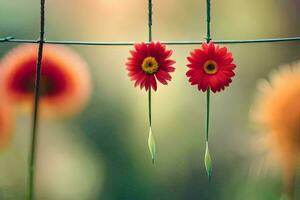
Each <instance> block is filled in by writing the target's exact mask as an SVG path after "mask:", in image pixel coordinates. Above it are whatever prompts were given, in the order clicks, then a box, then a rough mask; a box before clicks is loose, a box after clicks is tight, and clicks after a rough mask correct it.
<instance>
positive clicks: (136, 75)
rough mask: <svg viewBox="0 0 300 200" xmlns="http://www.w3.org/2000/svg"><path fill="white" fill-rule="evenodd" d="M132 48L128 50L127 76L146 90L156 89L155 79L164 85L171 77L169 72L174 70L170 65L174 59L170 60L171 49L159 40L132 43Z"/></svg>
mask: <svg viewBox="0 0 300 200" xmlns="http://www.w3.org/2000/svg"><path fill="white" fill-rule="evenodd" d="M134 48H135V49H134V50H132V51H130V54H131V57H130V58H128V62H127V63H126V66H127V67H126V69H127V70H128V76H129V77H130V79H131V80H132V81H135V84H134V86H135V87H136V86H138V85H139V86H140V88H141V89H143V88H145V90H146V91H147V90H148V89H149V88H150V87H152V88H153V90H157V80H158V81H159V82H161V83H162V84H164V85H167V84H168V82H167V81H170V80H171V79H172V77H171V75H170V72H174V71H175V68H174V67H172V65H173V64H174V63H175V61H173V60H170V59H169V57H170V56H171V55H172V50H166V47H165V46H164V45H162V44H161V43H159V42H156V43H155V42H151V43H150V44H145V43H139V44H135V45H134Z"/></svg>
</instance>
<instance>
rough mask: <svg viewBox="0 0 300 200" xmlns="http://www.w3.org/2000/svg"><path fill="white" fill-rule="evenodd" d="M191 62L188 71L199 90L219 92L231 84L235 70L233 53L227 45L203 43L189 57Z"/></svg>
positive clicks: (190, 80)
mask: <svg viewBox="0 0 300 200" xmlns="http://www.w3.org/2000/svg"><path fill="white" fill-rule="evenodd" d="M187 59H188V61H189V62H190V63H189V64H187V67H189V68H190V69H189V70H188V72H187V73H186V75H187V77H189V82H190V83H191V85H197V86H198V90H202V91H203V92H204V91H206V90H207V89H211V90H212V91H213V92H219V91H221V90H224V89H225V86H229V84H230V83H231V81H232V80H231V78H232V77H233V76H234V75H235V74H234V72H233V70H234V69H235V67H236V65H235V64H234V63H233V58H232V54H231V53H229V52H228V50H227V48H226V47H220V46H219V45H214V43H212V42H210V43H208V44H207V43H203V44H202V46H201V48H199V49H195V50H194V51H192V52H191V53H190V56H189V57H187Z"/></svg>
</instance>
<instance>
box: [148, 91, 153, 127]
mask: <svg viewBox="0 0 300 200" xmlns="http://www.w3.org/2000/svg"><path fill="white" fill-rule="evenodd" d="M151 111H152V109H151V87H150V88H149V91H148V112H149V113H148V114H149V126H150V127H151V125H152V117H151Z"/></svg>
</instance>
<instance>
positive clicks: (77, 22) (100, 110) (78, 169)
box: [0, 0, 300, 200]
mask: <svg viewBox="0 0 300 200" xmlns="http://www.w3.org/2000/svg"><path fill="white" fill-rule="evenodd" d="M153 6H154V7H153V14H154V16H153V39H154V40H161V41H174V40H178V41H181V40H202V39H203V38H204V35H205V0H184V1H183V0H168V1H167V0H164V1H159V0H153ZM299 10H300V1H299V0H285V1H274V0H264V1H261V0H252V1H249V0H248V1H246V0H243V1H241V0H226V1H213V2H212V37H213V38H214V39H256V38H267V37H289V36H291V37H292V36H300V24H299ZM38 33H39V1H38V0H13V1H12V0H1V1H0V37H5V36H8V35H11V36H14V37H16V38H23V39H25V38H26V39H37V37H38ZM147 33H148V32H147V1H146V0H126V1H124V0H123V1H121V0H63V1H62V0H48V1H46V39H48V40H76V41H77V40H78V41H146V40H147ZM15 45H16V44H11V43H10V44H8V43H5V44H4V43H2V44H0V56H1V57H2V56H3V55H4V54H5V53H6V52H8V51H9V50H10V49H11V48H13V47H14V46H15ZM227 46H228V48H229V49H230V50H231V51H232V52H233V54H234V58H235V62H236V64H237V66H238V68H237V70H236V72H237V73H236V74H237V76H236V77H235V78H234V81H233V84H232V85H231V87H229V88H227V89H226V90H225V92H222V93H218V94H214V95H213V96H212V102H211V105H212V108H211V111H212V114H211V131H210V148H211V154H212V157H213V178H212V181H211V182H209V181H208V179H207V177H206V174H205V169H204V164H203V159H204V150H205V149H204V133H203V130H204V99H205V98H204V94H203V93H201V92H199V91H198V90H197V89H196V88H195V87H191V86H190V85H189V84H188V82H187V78H186V76H185V72H186V71H187V68H186V67H185V64H186V62H187V61H186V57H187V55H188V54H189V52H190V51H191V50H192V49H194V48H196V47H197V46H196V45H194V46H169V48H171V49H173V50H174V54H173V59H174V60H176V61H177V63H176V65H175V67H176V68H177V70H176V71H175V73H173V81H172V82H171V83H170V84H169V86H167V87H166V86H162V85H160V86H159V88H158V91H157V92H156V93H154V94H153V113H152V114H153V133H154V134H155V137H156V143H157V148H158V161H157V164H156V165H155V166H153V165H152V164H151V159H150V155H149V152H148V147H147V136H148V128H147V93H146V92H144V91H140V90H139V89H136V88H134V87H133V83H131V82H130V81H129V79H128V77H127V73H126V70H125V67H124V63H125V61H126V58H127V57H128V56H129V53H128V51H129V50H130V49H131V48H132V47H130V46H124V47H121V46H69V47H71V48H72V49H73V50H75V51H76V52H78V53H79V54H80V55H81V57H82V58H84V59H85V60H86V61H87V62H88V64H89V67H90V71H91V74H92V79H93V94H92V97H91V100H90V102H89V104H88V106H87V108H86V109H85V110H84V112H82V113H80V114H79V115H78V116H76V117H74V118H72V119H67V120H51V121H49V120H46V119H41V121H40V122H41V123H40V124H39V141H40V142H39V147H38V148H39V153H38V163H37V191H36V194H37V199H42V200H44V199H45V200H96V199H101V200H102V199H103V200H170V199H172V200H182V199H186V200H194V199H195V200H196V199H197V200H200V199H201V200H253V199H255V200H265V199H267V200H276V199H279V197H280V193H281V183H280V180H281V176H280V172H277V171H276V170H275V171H276V172H273V171H274V170H273V169H271V170H270V167H266V165H267V164H266V163H265V154H264V152H262V151H260V149H261V144H260V142H259V138H260V135H259V134H256V132H257V130H256V128H255V125H254V124H252V123H251V121H250V120H249V109H250V108H251V105H252V101H253V97H254V96H255V92H256V82H257V80H258V79H260V78H266V77H267V76H268V73H269V72H270V71H272V70H273V69H275V68H277V66H279V65H281V64H285V63H291V62H293V61H296V60H298V59H299V58H300V54H299V52H300V44H299V43H297V42H289V43H275V44H274V43H273V44H270V43H268V44H241V45H237V44H236V45H227ZM30 128H31V116H30V115H28V116H27V115H21V116H20V115H19V116H18V117H17V124H16V129H15V133H14V138H13V141H12V144H11V145H10V146H9V147H8V149H7V150H5V151H4V152H2V153H1V155H0V199H1V200H2V199H3V200H10V199H11V200H16V199H23V197H24V193H25V183H26V182H25V180H26V178H27V177H26V176H27V175H26V172H27V158H28V148H29V137H30ZM296 190H297V191H296V192H297V193H298V194H297V195H298V198H300V194H299V193H300V186H299V183H298V185H297V189H296Z"/></svg>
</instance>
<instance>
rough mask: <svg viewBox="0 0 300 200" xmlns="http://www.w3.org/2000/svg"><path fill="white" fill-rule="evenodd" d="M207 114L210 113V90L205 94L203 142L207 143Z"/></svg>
mask: <svg viewBox="0 0 300 200" xmlns="http://www.w3.org/2000/svg"><path fill="white" fill-rule="evenodd" d="M209 113H210V89H208V90H207V92H206V121H205V141H206V142H207V143H208V133H209Z"/></svg>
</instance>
